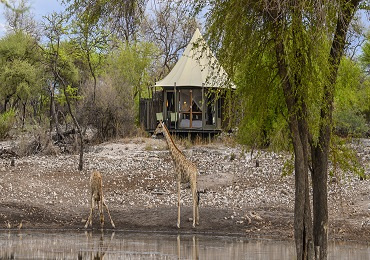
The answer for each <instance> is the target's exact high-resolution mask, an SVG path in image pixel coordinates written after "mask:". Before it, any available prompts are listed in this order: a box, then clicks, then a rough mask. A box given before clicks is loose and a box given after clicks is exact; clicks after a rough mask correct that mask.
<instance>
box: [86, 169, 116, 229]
mask: <svg viewBox="0 0 370 260" xmlns="http://www.w3.org/2000/svg"><path fill="white" fill-rule="evenodd" d="M102 184H103V181H102V176H101V174H100V172H98V171H93V172H92V173H91V177H90V188H91V195H90V215H89V217H88V219H87V221H86V224H85V228H87V226H88V225H89V223H90V226H92V214H93V210H94V202H96V203H97V204H98V210H99V212H100V227H101V228H102V229H103V226H104V210H103V206H104V207H105V208H106V210H107V212H108V216H109V218H110V223H111V224H112V227H113V228H115V226H114V223H113V220H112V217H111V215H110V213H109V209H108V206H107V204H105V201H104V197H103V185H102Z"/></svg>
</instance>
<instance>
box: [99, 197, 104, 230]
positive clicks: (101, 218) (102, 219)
mask: <svg viewBox="0 0 370 260" xmlns="http://www.w3.org/2000/svg"><path fill="white" fill-rule="evenodd" d="M98 205H99V212H100V228H101V229H103V227H104V209H103V197H101V198H100V201H99V203H98Z"/></svg>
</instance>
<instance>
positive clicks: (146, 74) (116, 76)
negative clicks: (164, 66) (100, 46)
mask: <svg viewBox="0 0 370 260" xmlns="http://www.w3.org/2000/svg"><path fill="white" fill-rule="evenodd" d="M157 51H158V50H157V48H156V47H155V46H154V45H153V44H151V43H147V42H138V43H134V44H129V43H128V42H124V43H122V44H121V45H120V46H119V48H118V49H117V50H116V51H115V52H113V53H112V54H111V55H110V57H109V58H108V63H109V67H108V69H107V73H108V74H109V75H110V76H111V77H112V80H113V82H112V83H113V84H114V86H115V87H116V89H117V94H118V96H119V97H121V98H122V100H125V99H127V98H128V97H129V96H130V98H131V99H133V100H134V109H135V111H136V114H138V113H137V111H138V107H139V98H142V97H148V96H149V91H148V87H149V86H150V85H151V84H152V83H153V81H154V80H153V75H154V72H153V70H152V69H153V62H154V59H155V56H156V54H157ZM128 104H130V102H128ZM137 121H138V120H137Z"/></svg>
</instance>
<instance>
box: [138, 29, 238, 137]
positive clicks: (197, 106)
mask: <svg viewBox="0 0 370 260" xmlns="http://www.w3.org/2000/svg"><path fill="white" fill-rule="evenodd" d="M227 87H231V88H234V87H233V85H232V83H230V81H229V80H228V77H227V74H226V72H225V70H224V69H223V68H222V66H221V65H220V64H219V63H218V61H217V59H216V58H215V56H214V55H213V54H212V52H211V51H210V49H209V47H208V45H207V44H206V42H205V40H204V39H203V37H202V35H201V33H200V31H199V29H197V30H196V31H195V33H194V35H193V37H192V39H191V41H190V42H189V44H188V45H187V47H186V49H185V51H184V52H183V54H182V56H181V57H180V59H179V60H178V62H177V63H176V65H175V66H174V67H173V69H172V70H171V71H170V72H169V74H168V75H167V76H166V77H165V78H163V79H162V80H160V81H158V82H156V84H155V85H154V86H153V89H154V90H153V95H152V98H151V99H142V100H141V101H140V122H141V124H142V125H143V126H144V127H145V129H146V130H147V131H149V132H151V131H153V130H154V129H155V127H156V124H157V122H158V121H159V120H162V121H164V122H166V124H167V126H168V128H169V130H170V131H171V132H195V133H218V132H220V131H221V130H222V122H223V119H224V111H223V104H224V96H223V95H222V94H220V93H222V91H220V90H225V89H226V88H227ZM158 90H159V91H158Z"/></svg>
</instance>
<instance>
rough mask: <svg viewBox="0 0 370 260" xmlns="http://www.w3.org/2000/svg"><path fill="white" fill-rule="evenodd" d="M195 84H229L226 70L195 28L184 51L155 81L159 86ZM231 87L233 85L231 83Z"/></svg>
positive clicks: (214, 85) (221, 85) (220, 85)
mask: <svg viewBox="0 0 370 260" xmlns="http://www.w3.org/2000/svg"><path fill="white" fill-rule="evenodd" d="M175 83H176V87H184V86H196V87H202V86H203V84H204V86H205V87H214V88H220V87H226V86H227V84H230V82H229V80H228V75H227V73H226V71H225V70H224V69H223V68H222V66H221V65H220V64H219V62H218V60H217V59H216V57H215V56H214V55H213V54H212V52H211V50H210V48H209V46H208V45H207V43H206V42H205V40H204V39H203V37H202V35H201V34H200V31H199V29H196V31H195V33H194V35H193V37H192V39H191V40H190V42H189V44H188V46H187V47H186V49H185V51H184V53H183V54H182V55H181V57H180V59H179V60H178V61H177V63H176V65H175V66H174V67H173V69H172V70H171V71H170V73H169V74H168V75H167V76H166V77H165V78H164V79H162V80H160V81H158V82H156V84H155V85H156V86H160V87H173V86H174V85H175ZM231 85H232V87H233V88H234V85H233V84H232V83H231Z"/></svg>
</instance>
